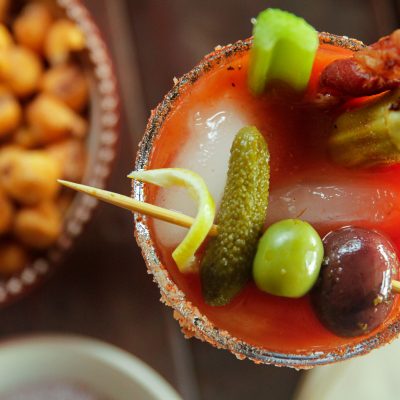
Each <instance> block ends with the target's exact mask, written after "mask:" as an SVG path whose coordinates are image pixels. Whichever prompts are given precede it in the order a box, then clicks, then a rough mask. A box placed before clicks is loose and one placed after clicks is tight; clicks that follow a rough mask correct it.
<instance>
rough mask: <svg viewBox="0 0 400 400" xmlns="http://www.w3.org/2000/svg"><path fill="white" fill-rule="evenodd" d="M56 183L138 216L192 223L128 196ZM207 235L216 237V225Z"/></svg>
mask: <svg viewBox="0 0 400 400" xmlns="http://www.w3.org/2000/svg"><path fill="white" fill-rule="evenodd" d="M58 182H59V183H60V184H61V185H63V186H66V187H68V188H70V189H73V190H76V191H77V192H81V193H85V194H88V195H89V196H92V197H95V198H96V199H98V200H102V201H104V202H106V203H110V204H113V205H114V206H117V207H120V208H125V209H126V210H129V211H134V212H138V213H140V214H144V215H147V216H149V217H153V218H157V219H161V220H162V221H166V222H170V223H171V224H175V225H179V226H183V227H184V228H190V227H191V226H192V224H193V221H194V218H192V217H189V216H188V215H185V214H182V213H179V212H176V211H172V210H168V209H166V208H163V207H158V206H155V205H153V204H149V203H146V202H144V201H138V200H135V199H132V198H131V197H129V196H124V195H122V194H118V193H113V192H109V191H107V190H103V189H97V188H94V187H91V186H86V185H82V184H80V183H74V182H69V181H63V180H61V179H59V180H58ZM209 235H210V236H216V235H217V226H216V225H213V226H212V228H211V230H210V232H209Z"/></svg>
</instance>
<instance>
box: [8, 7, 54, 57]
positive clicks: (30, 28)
mask: <svg viewBox="0 0 400 400" xmlns="http://www.w3.org/2000/svg"><path fill="white" fill-rule="evenodd" d="M52 23H53V17H52V15H51V12H50V10H49V8H48V7H46V6H45V5H44V4H40V3H30V4H28V5H26V6H25V7H24V9H23V10H22V13H21V14H20V15H19V16H18V17H17V18H16V19H15V21H14V24H13V31H14V34H15V37H16V39H17V41H18V43H20V44H21V45H23V46H25V47H28V48H29V49H31V50H33V51H35V52H36V53H41V52H42V50H43V46H44V41H45V38H46V35H47V32H48V30H49V29H50V26H51V24H52Z"/></svg>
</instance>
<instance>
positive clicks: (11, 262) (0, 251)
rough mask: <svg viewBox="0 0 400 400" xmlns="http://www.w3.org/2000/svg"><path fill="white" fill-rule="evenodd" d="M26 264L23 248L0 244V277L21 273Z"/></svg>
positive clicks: (26, 258)
mask: <svg viewBox="0 0 400 400" xmlns="http://www.w3.org/2000/svg"><path fill="white" fill-rule="evenodd" d="M27 263H28V255H27V254H26V251H25V250H24V248H23V247H22V246H21V245H19V244H17V243H12V242H6V243H2V244H0V275H2V276H4V277H8V276H11V275H13V274H15V273H17V272H19V271H21V270H22V269H23V268H24V267H25V266H26V264H27Z"/></svg>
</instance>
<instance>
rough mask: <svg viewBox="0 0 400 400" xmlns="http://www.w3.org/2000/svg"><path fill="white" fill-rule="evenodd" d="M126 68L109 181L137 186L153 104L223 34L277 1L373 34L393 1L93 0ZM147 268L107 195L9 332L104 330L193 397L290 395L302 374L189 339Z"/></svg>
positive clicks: (385, 28) (114, 186)
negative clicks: (131, 175) (141, 144)
mask: <svg viewBox="0 0 400 400" xmlns="http://www.w3.org/2000/svg"><path fill="white" fill-rule="evenodd" d="M86 4H87V6H88V8H89V9H90V10H91V11H92V12H93V15H94V17H95V19H96V20H97V22H98V24H99V26H100V27H101V29H102V31H103V32H104V35H105V37H106V39H107V41H108V42H109V44H110V46H111V49H112V53H113V56H114V59H115V63H116V70H117V72H118V76H119V82H120V88H121V98H122V105H123V118H122V126H121V134H122V141H121V144H120V149H119V155H118V158H117V162H116V165H115V169H114V173H113V175H112V178H111V180H110V184H109V188H110V189H111V190H115V191H118V192H121V193H126V194H127V193H128V192H129V182H128V181H127V179H126V178H125V176H126V173H127V172H129V171H130V170H131V169H132V167H133V159H134V156H135V152H136V147H137V143H138V141H139V139H140V137H141V135H142V132H143V129H144V126H145V122H146V119H147V117H148V115H149V110H150V109H151V108H154V107H155V105H156V104H157V103H158V101H160V99H161V97H162V95H163V94H164V93H165V92H166V91H167V90H168V89H169V88H171V86H172V79H173V77H174V76H179V75H180V74H182V73H184V72H186V71H187V70H189V69H190V68H191V67H192V66H193V65H194V64H195V63H196V62H197V61H199V59H200V58H201V57H202V55H204V54H206V53H207V52H209V51H210V50H212V48H213V47H214V46H215V45H217V44H226V43H231V42H233V41H235V40H237V39H239V38H245V37H247V36H249V35H250V32H251V26H250V18H251V17H253V16H255V15H257V13H258V12H259V11H260V10H262V9H263V8H265V7H266V5H267V4H268V6H270V7H280V8H284V9H287V10H289V11H293V12H295V13H296V14H298V15H301V16H303V17H304V18H306V19H307V20H308V21H309V22H310V23H311V24H313V25H314V26H315V27H316V28H317V29H318V30H324V31H329V32H332V33H337V34H345V35H347V36H350V37H357V38H359V39H362V40H364V41H366V42H372V41H374V40H376V39H377V38H378V37H379V35H383V34H387V33H389V32H390V31H391V30H393V29H395V28H396V25H397V24H398V17H399V13H400V8H399V5H398V3H397V2H396V1H395V0H303V1H298V2H294V1H290V0H281V1H278V0H269V1H268V2H266V1H264V0H252V1H242V0H218V1H216V0H202V1H198V0H190V1H189V0H87V1H86ZM158 299H159V293H158V290H157V287H156V285H155V284H153V282H152V279H151V277H150V276H149V275H148V274H147V273H146V268H145V266H144V263H143V261H142V258H141V255H140V251H139V249H138V248H137V246H136V243H135V241H134V239H133V226H132V217H131V215H130V214H129V213H127V212H125V211H122V210H119V209H116V208H113V207H111V206H106V205H101V206H100V207H99V208H98V210H97V211H96V213H95V216H94V218H93V220H92V222H91V223H90V225H89V226H88V228H87V230H86V232H85V234H84V235H83V236H82V238H81V239H80V240H79V243H78V244H77V246H76V248H75V249H74V250H73V252H72V253H71V254H70V255H69V256H68V258H67V259H66V260H65V263H64V267H63V268H62V269H61V270H60V271H59V272H58V273H57V274H56V275H55V276H54V277H53V278H52V279H51V280H50V281H49V282H47V283H46V284H45V285H44V286H43V287H42V288H40V289H39V290H38V291H36V292H35V293H33V294H32V295H31V296H29V297H28V298H26V299H24V300H22V301H20V302H19V303H18V304H14V305H12V306H10V307H9V308H7V309H4V310H1V311H0V338H6V337H10V336H12V335H25V334H30V333H43V332H47V333H48V332H57V333H73V334H82V335H89V336H92V337H96V338H99V339H102V340H105V341H108V342H110V343H113V344H115V345H117V346H119V347H121V348H123V349H125V350H127V351H129V352H131V353H133V354H135V355H137V356H138V357H140V358H141V359H142V360H144V361H145V362H147V363H148V364H149V365H151V366H152V367H153V368H154V369H156V370H157V371H158V372H159V373H161V375H163V376H164V377H165V378H166V379H167V380H168V381H169V382H170V383H171V384H172V385H173V386H174V387H175V388H176V389H177V390H178V391H179V392H180V393H181V394H182V397H183V398H184V399H185V400H198V399H203V400H214V399H215V400H217V399H218V400H224V399H229V400H236V399H244V398H248V399H262V398H263V399H264V398H269V399H274V400H288V399H291V398H292V395H293V392H294V390H295V387H296V384H297V382H298V380H299V378H300V377H301V373H299V372H296V371H294V370H290V369H285V368H275V367H271V366H257V365H253V364H252V363H251V362H249V361H238V360H236V359H235V358H234V357H233V356H232V355H231V354H229V353H227V352H225V351H220V350H216V349H214V348H212V347H211V346H209V345H206V344H204V343H201V342H199V341H197V340H190V341H187V340H185V339H183V337H182V335H181V334H180V332H179V329H178V327H177V323H176V322H175V321H174V320H173V319H172V316H171V311H170V310H169V309H166V308H165V307H164V306H163V305H161V303H160V302H159V301H158Z"/></svg>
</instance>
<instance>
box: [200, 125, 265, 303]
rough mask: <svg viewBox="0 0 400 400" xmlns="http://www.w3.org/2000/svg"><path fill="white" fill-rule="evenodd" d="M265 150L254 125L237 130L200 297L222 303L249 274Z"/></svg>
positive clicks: (261, 216)
mask: <svg viewBox="0 0 400 400" xmlns="http://www.w3.org/2000/svg"><path fill="white" fill-rule="evenodd" d="M268 190H269V152H268V148H267V144H266V142H265V140H264V138H263V136H262V135H261V133H260V132H259V131H258V129H257V128H256V127H254V126H249V127H245V128H242V129H241V130H240V131H239V132H238V133H237V135H236V137H235V140H234V142H233V144H232V148H231V156H230V160H229V170H228V177H227V183H226V186H225V190H224V195H223V198H222V202H221V206H220V209H219V212H218V214H217V223H218V235H217V236H216V237H215V238H213V239H211V240H210V242H209V244H208V246H207V249H206V252H205V255H204V258H203V260H202V263H201V267H200V275H201V283H202V290H203V295H204V298H205V301H206V302H207V303H208V304H210V305H213V306H223V305H225V304H227V303H229V302H230V301H231V300H232V298H233V297H234V296H235V295H236V294H237V293H238V292H239V291H240V290H241V289H242V288H243V286H244V285H245V284H246V283H247V281H248V280H249V278H250V277H251V266H252V263H253V258H254V255H255V252H256V250H257V242H258V239H259V237H260V235H261V233H262V228H263V225H264V221H265V214H266V209H267V205H268Z"/></svg>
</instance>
